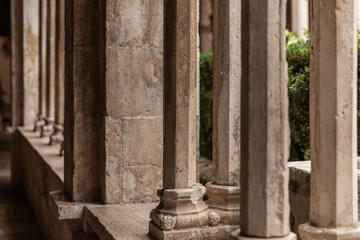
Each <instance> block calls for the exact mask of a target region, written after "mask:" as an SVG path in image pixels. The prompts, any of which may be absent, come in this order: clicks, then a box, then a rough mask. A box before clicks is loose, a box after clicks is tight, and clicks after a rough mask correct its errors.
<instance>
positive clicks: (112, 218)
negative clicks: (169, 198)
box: [85, 202, 158, 240]
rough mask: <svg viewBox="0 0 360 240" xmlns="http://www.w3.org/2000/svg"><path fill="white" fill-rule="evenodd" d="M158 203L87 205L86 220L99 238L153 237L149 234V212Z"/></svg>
mask: <svg viewBox="0 0 360 240" xmlns="http://www.w3.org/2000/svg"><path fill="white" fill-rule="evenodd" d="M157 205H158V203H156V202H155V203H136V204H124V205H107V206H87V207H86V210H85V213H86V214H85V215H86V222H87V224H88V225H90V227H91V228H92V229H93V230H94V232H95V233H96V234H97V235H98V236H99V238H100V239H109V240H110V239H111V240H120V239H127V240H130V239H141V240H150V239H153V238H152V237H151V236H150V235H149V234H148V232H149V229H148V223H149V221H150V216H149V213H150V211H151V209H153V208H155V207H156V206H157Z"/></svg>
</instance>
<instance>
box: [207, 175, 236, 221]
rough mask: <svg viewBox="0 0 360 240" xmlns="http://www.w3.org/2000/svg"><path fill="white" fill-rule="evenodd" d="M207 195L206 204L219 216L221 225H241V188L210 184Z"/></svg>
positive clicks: (208, 184)
mask: <svg viewBox="0 0 360 240" xmlns="http://www.w3.org/2000/svg"><path fill="white" fill-rule="evenodd" d="M206 193H207V194H208V195H209V199H208V200H207V201H206V203H207V204H208V205H209V208H211V209H214V211H215V212H216V213H218V214H219V216H220V221H221V223H223V224H230V225H239V223H240V188H239V187H238V186H222V185H216V184H213V183H212V182H208V183H207V184H206Z"/></svg>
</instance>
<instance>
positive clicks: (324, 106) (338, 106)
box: [299, 0, 360, 240]
mask: <svg viewBox="0 0 360 240" xmlns="http://www.w3.org/2000/svg"><path fill="white" fill-rule="evenodd" d="M311 3H312V5H311V21H312V23H311V61H310V79H311V80H310V130H311V132H310V137H311V139H310V144H311V184H310V186H311V189H310V190H311V192H310V219H309V223H306V224H303V225H300V227H299V232H300V236H301V238H302V239H304V240H310V239H360V227H359V223H358V201H357V165H356V161H357V160H356V156H357V129H356V128H357V119H356V113H357V72H358V69H357V47H356V46H357V45H356V43H357V31H356V12H355V11H356V9H355V3H356V1H353V0H352V1H341V0H313V1H311Z"/></svg>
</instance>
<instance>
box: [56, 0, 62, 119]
mask: <svg viewBox="0 0 360 240" xmlns="http://www.w3.org/2000/svg"><path fill="white" fill-rule="evenodd" d="M55 25H56V41H55V96H54V97H55V124H58V125H63V124H64V114H65V113H64V110H65V109H64V103H65V89H64V87H65V0H56V23H55Z"/></svg>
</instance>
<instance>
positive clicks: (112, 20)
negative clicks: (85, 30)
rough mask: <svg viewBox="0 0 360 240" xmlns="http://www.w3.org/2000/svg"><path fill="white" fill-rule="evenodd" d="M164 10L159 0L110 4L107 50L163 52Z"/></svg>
mask: <svg viewBox="0 0 360 240" xmlns="http://www.w3.org/2000/svg"><path fill="white" fill-rule="evenodd" d="M162 6H163V3H162V1H160V0H122V1H120V0H110V1H107V2H106V15H107V20H106V32H107V38H106V44H107V46H108V47H109V48H112V47H141V48H143V47H144V46H146V47H149V48H155V49H156V48H159V49H162V46H163V34H162V30H163V25H162V23H163V14H162V11H163V7H162Z"/></svg>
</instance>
